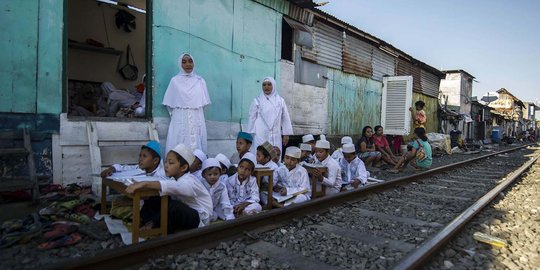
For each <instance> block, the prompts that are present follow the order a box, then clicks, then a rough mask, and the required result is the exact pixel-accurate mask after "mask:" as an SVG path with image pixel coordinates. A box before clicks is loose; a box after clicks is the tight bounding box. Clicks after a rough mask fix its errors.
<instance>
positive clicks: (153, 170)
mask: <svg viewBox="0 0 540 270" xmlns="http://www.w3.org/2000/svg"><path fill="white" fill-rule="evenodd" d="M127 171H133V173H134V174H139V175H146V176H152V177H156V178H159V179H164V180H165V179H168V177H167V176H165V170H164V169H163V163H162V162H161V147H160V145H159V143H158V142H157V141H149V142H148V143H147V144H146V145H143V146H142V147H141V151H140V152H139V164H137V165H121V164H114V165H112V166H111V167H109V168H107V169H105V170H103V171H102V172H101V177H107V176H111V175H112V174H113V173H120V172H127Z"/></svg>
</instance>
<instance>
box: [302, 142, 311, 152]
mask: <svg viewBox="0 0 540 270" xmlns="http://www.w3.org/2000/svg"><path fill="white" fill-rule="evenodd" d="M300 150H302V151H309V152H311V151H313V150H311V144H308V143H301V144H300Z"/></svg>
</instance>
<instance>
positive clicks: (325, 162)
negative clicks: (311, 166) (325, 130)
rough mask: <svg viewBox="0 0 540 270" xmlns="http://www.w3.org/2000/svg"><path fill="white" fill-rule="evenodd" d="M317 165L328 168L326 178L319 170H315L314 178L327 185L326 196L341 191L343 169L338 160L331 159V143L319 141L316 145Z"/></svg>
mask: <svg viewBox="0 0 540 270" xmlns="http://www.w3.org/2000/svg"><path fill="white" fill-rule="evenodd" d="M315 157H316V158H315V165H322V166H324V167H326V168H327V170H328V172H327V173H326V176H325V175H323V174H322V173H321V172H320V171H319V170H318V169H316V170H314V173H313V176H314V177H315V178H317V180H318V181H319V182H321V183H322V184H323V185H325V186H326V187H327V188H326V194H336V193H339V191H340V190H341V168H340V167H339V164H338V162H337V161H336V160H334V159H333V158H332V157H330V142H329V141H326V140H318V141H317V143H316V144H315Z"/></svg>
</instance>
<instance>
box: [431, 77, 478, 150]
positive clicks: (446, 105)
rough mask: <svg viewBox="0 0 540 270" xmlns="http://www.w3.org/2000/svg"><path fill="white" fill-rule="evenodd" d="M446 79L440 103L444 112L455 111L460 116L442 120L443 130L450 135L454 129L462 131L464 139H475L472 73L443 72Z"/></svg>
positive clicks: (441, 85) (443, 83)
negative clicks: (472, 127) (473, 129)
mask: <svg viewBox="0 0 540 270" xmlns="http://www.w3.org/2000/svg"><path fill="white" fill-rule="evenodd" d="M443 72H444V73H445V74H446V77H445V79H443V80H441V84H440V88H439V89H440V95H439V102H440V104H442V107H443V111H454V112H456V113H458V114H459V115H460V117H458V118H457V120H456V119H451V121H450V119H449V120H448V121H446V120H445V119H442V123H441V129H442V131H443V132H444V133H448V132H449V131H450V130H452V129H454V128H455V129H457V130H460V131H461V132H462V133H461V134H462V135H461V136H462V137H463V138H464V139H469V138H472V137H473V134H472V129H471V125H472V124H471V123H472V118H471V96H472V87H473V80H474V79H475V77H474V76H473V75H471V74H470V73H468V72H466V71H464V70H462V69H459V70H443Z"/></svg>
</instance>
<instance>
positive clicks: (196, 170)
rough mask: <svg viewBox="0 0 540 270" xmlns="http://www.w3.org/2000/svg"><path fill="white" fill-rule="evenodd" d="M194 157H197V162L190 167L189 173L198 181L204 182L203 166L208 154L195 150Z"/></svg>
mask: <svg viewBox="0 0 540 270" xmlns="http://www.w3.org/2000/svg"><path fill="white" fill-rule="evenodd" d="M193 155H194V156H195V160H194V161H193V164H191V166H189V172H190V173H191V174H193V175H194V176H195V177H197V179H199V180H202V179H203V177H202V170H201V168H202V164H203V162H204V161H205V160H206V158H207V157H206V154H205V153H204V152H203V151H202V150H201V149H195V150H193Z"/></svg>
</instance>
